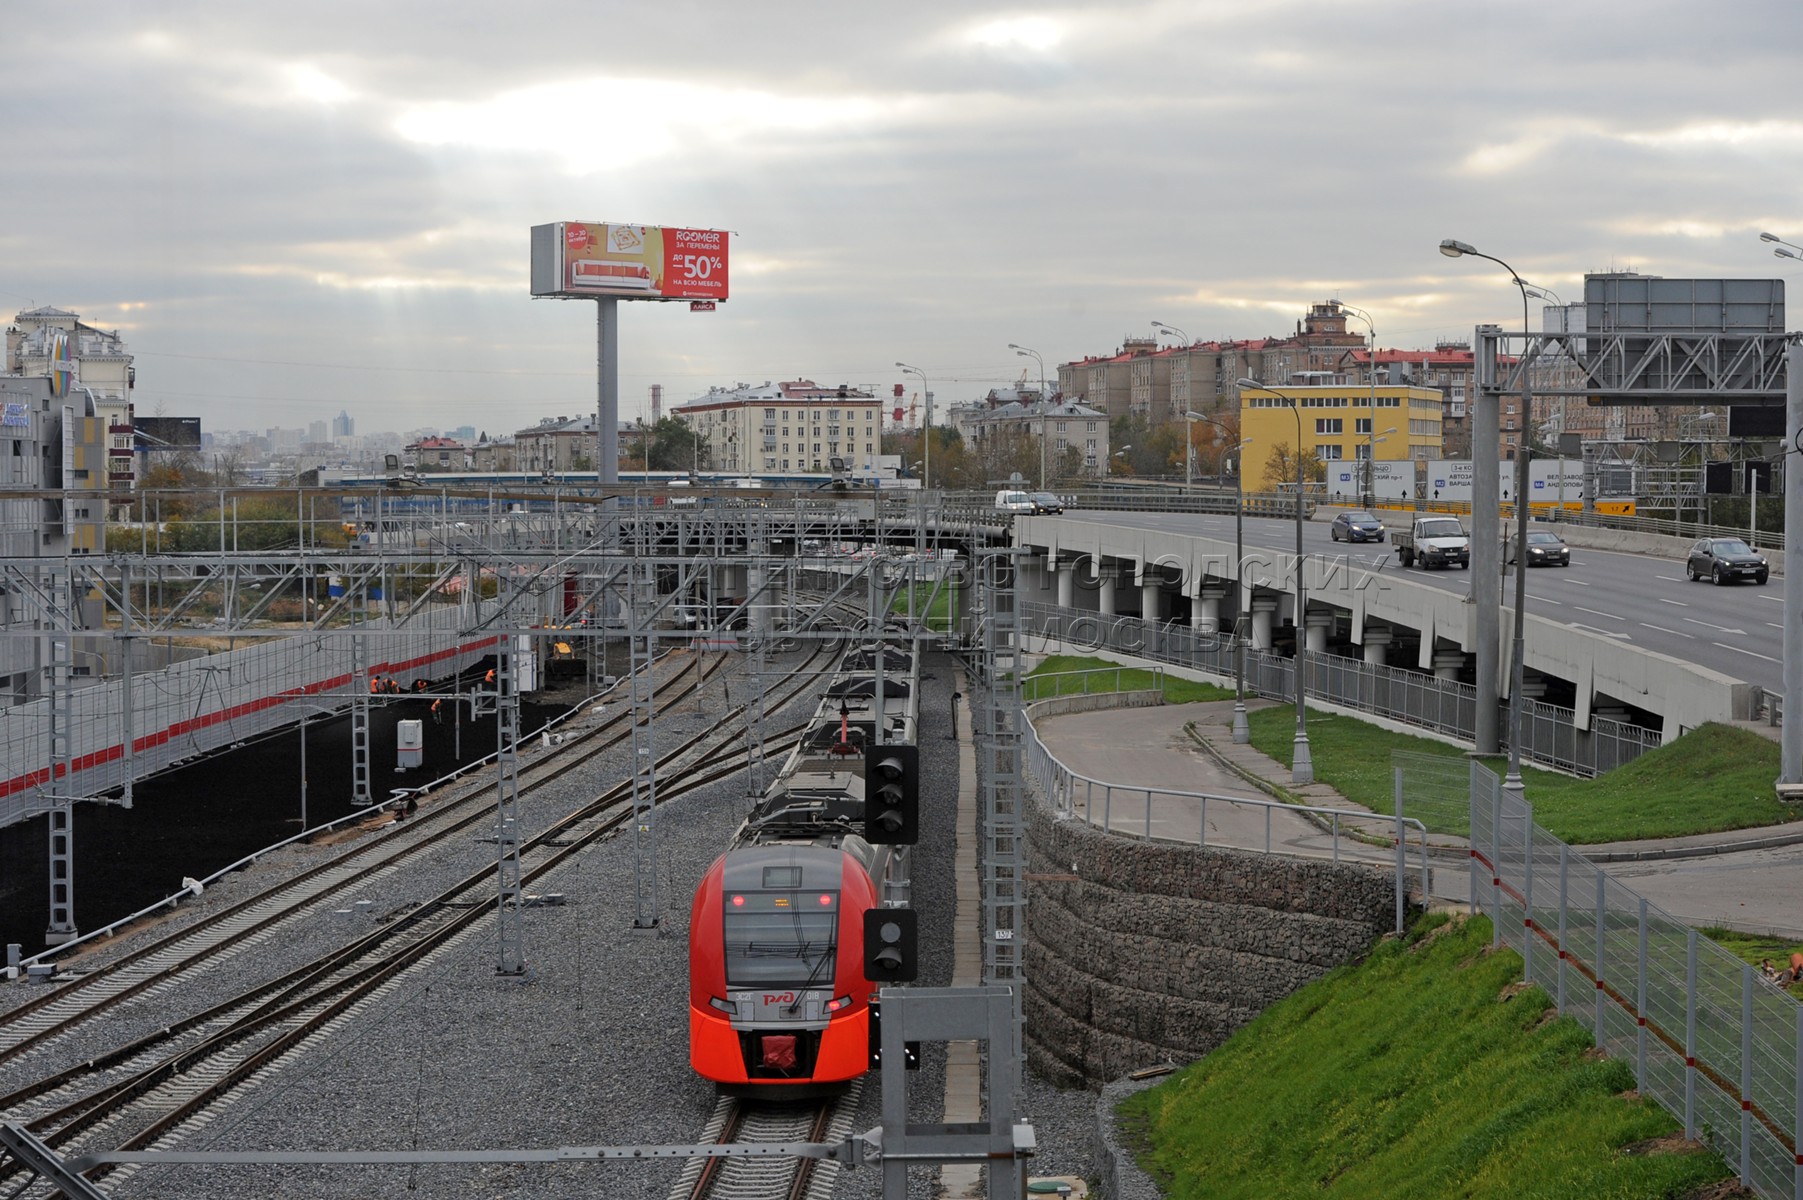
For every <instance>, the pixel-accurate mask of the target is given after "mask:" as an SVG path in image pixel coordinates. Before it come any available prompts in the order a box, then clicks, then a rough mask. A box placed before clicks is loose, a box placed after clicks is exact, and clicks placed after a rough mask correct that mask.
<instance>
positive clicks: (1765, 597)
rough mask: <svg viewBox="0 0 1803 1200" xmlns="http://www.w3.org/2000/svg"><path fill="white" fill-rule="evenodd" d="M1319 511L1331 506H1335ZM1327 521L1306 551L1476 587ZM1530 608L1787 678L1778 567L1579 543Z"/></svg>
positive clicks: (1225, 522)
mask: <svg viewBox="0 0 1803 1200" xmlns="http://www.w3.org/2000/svg"><path fill="white" fill-rule="evenodd" d="M1322 511H1323V514H1331V513H1334V512H1337V511H1339V510H1338V509H1324V510H1322ZM1397 516H1398V514H1386V515H1385V516H1384V517H1383V519H1384V521H1385V523H1386V524H1388V525H1389V526H1390V527H1391V528H1395V526H1396V524H1397V520H1396V519H1395V518H1396V517H1397ZM1065 519H1067V520H1077V521H1094V522H1099V523H1103V524H1114V525H1132V526H1137V527H1141V528H1150V529H1166V530H1170V531H1172V532H1176V533H1189V534H1195V535H1197V536H1201V537H1207V538H1213V539H1215V540H1217V541H1222V542H1227V543H1229V544H1231V543H1232V541H1233V525H1234V519H1233V517H1231V516H1214V515H1201V514H1193V513H1146V512H1103V511H1090V512H1084V511H1073V512H1069V513H1066V514H1065ZM1328 524H1329V522H1328V521H1327V520H1326V519H1325V516H1324V519H1322V520H1318V521H1305V522H1304V523H1303V526H1302V534H1303V536H1302V544H1303V549H1304V550H1305V551H1308V552H1310V553H1316V554H1344V555H1346V556H1347V557H1348V558H1349V559H1350V560H1351V561H1353V562H1355V563H1357V564H1359V565H1363V566H1367V567H1376V566H1379V565H1380V564H1381V565H1382V567H1383V569H1384V570H1385V571H1386V572H1394V575H1393V576H1392V578H1393V579H1394V580H1396V581H1399V582H1406V583H1411V584H1417V585H1420V586H1423V587H1437V588H1440V589H1442V590H1445V591H1450V592H1456V593H1459V594H1465V593H1467V592H1469V591H1470V588H1471V573H1470V572H1469V571H1461V570H1450V571H1428V570H1423V569H1421V568H1419V567H1416V568H1412V569H1407V570H1405V569H1404V568H1403V567H1402V566H1401V564H1400V562H1399V561H1398V559H1397V557H1396V554H1395V551H1394V550H1393V549H1392V548H1391V546H1390V543H1389V542H1388V541H1387V540H1386V541H1384V542H1380V543H1365V544H1361V545H1347V544H1346V543H1343V542H1335V541H1333V540H1332V539H1331V538H1330V537H1329V536H1328ZM1245 544H1246V546H1248V547H1256V548H1258V549H1261V550H1282V551H1293V550H1294V549H1295V547H1296V525H1295V522H1294V521H1285V520H1276V519H1272V518H1269V517H1247V518H1246V519H1245ZM1505 587H1506V589H1507V590H1506V591H1505V593H1504V598H1505V601H1507V602H1509V603H1513V600H1514V595H1515V579H1514V572H1513V569H1511V571H1510V573H1509V574H1508V576H1506V583H1505ZM1527 610H1528V613H1529V614H1530V615H1531V616H1536V617H1541V618H1544V619H1546V620H1548V621H1557V622H1559V623H1560V624H1562V625H1569V626H1571V627H1572V628H1574V629H1583V630H1586V631H1588V632H1591V633H1596V634H1601V635H1603V636H1604V637H1609V638H1614V639H1616V640H1618V641H1622V642H1626V643H1629V644H1632V645H1635V646H1638V647H1641V648H1642V649H1645V650H1651V651H1654V652H1656V653H1659V654H1666V655H1669V656H1671V657H1672V658H1676V659H1680V660H1682V661H1684V662H1692V663H1696V664H1697V665H1699V666H1705V667H1708V668H1710V669H1711V670H1715V671H1720V672H1721V673H1722V674H1724V675H1728V676H1731V677H1733V678H1735V679H1741V680H1745V681H1746V682H1748V683H1754V684H1758V685H1759V686H1761V687H1765V688H1770V689H1771V690H1773V691H1780V690H1782V687H1783V679H1782V676H1783V661H1784V660H1783V641H1784V626H1783V618H1784V580H1783V578H1782V577H1780V576H1773V577H1772V579H1771V581H1770V582H1769V583H1767V584H1765V585H1764V586H1758V585H1754V584H1744V583H1743V584H1730V585H1728V586H1726V587H1716V586H1714V585H1713V584H1709V583H1691V582H1689V581H1688V580H1687V579H1685V577H1684V560H1683V559H1681V558H1671V559H1663V558H1651V557H1648V556H1646V555H1640V554H1621V553H1615V552H1611V551H1606V550H1586V549H1583V548H1582V547H1575V546H1574V547H1573V548H1572V552H1571V566H1569V567H1536V568H1532V569H1530V570H1529V571H1528V602H1527ZM1505 636H1506V633H1505Z"/></svg>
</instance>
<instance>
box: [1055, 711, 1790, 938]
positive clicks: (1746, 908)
mask: <svg viewBox="0 0 1803 1200" xmlns="http://www.w3.org/2000/svg"><path fill="white" fill-rule="evenodd" d="M1268 706H1269V702H1267V701H1249V702H1248V704H1247V708H1248V709H1251V710H1256V709H1259V708H1264V707H1268ZM1034 724H1035V728H1036V729H1037V730H1038V731H1039V735H1040V739H1041V741H1042V742H1043V743H1044V745H1045V746H1046V748H1047V749H1048V750H1050V751H1051V752H1052V754H1054V755H1055V756H1056V757H1057V758H1058V759H1059V760H1060V761H1062V762H1063V763H1064V764H1065V765H1066V766H1067V767H1069V768H1070V769H1071V770H1073V771H1075V772H1077V773H1078V774H1081V775H1087V776H1090V777H1092V778H1095V779H1098V780H1106V781H1107V782H1109V783H1111V784H1114V785H1118V786H1117V787H1115V788H1114V789H1113V791H1112V795H1111V797H1110V801H1109V811H1107V812H1103V811H1101V805H1100V803H1099V802H1098V801H1095V800H1090V801H1089V802H1090V804H1093V805H1095V807H1096V811H1095V812H1093V813H1092V812H1090V811H1089V809H1088V807H1087V806H1085V804H1084V803H1083V802H1084V801H1085V800H1086V799H1089V798H1088V797H1086V796H1085V795H1084V794H1083V793H1082V792H1078V793H1077V795H1075V796H1074V797H1073V802H1074V804H1075V807H1076V810H1077V812H1078V815H1080V816H1084V817H1085V818H1087V819H1089V820H1091V821H1094V822H1095V823H1097V824H1102V823H1104V822H1105V823H1106V824H1107V825H1108V826H1109V827H1110V828H1114V829H1118V830H1120V831H1122V832H1125V833H1137V834H1141V835H1146V836H1152V837H1163V838H1171V839H1173V840H1184V841H1192V842H1193V841H1195V840H1197V836H1198V832H1197V825H1198V822H1199V821H1200V819H1201V815H1200V813H1198V812H1197V811H1196V806H1195V804H1194V802H1193V801H1191V802H1190V805H1189V807H1187V808H1182V809H1179V807H1178V805H1177V804H1176V802H1175V800H1174V798H1171V797H1160V796H1158V794H1157V790H1158V789H1170V790H1183V791H1193V792H1206V793H1210V794H1211V795H1223V796H1246V797H1251V796H1258V795H1261V794H1264V795H1268V796H1274V797H1278V798H1282V799H1286V800H1291V801H1294V802H1298V803H1302V804H1309V805H1316V806H1320V807H1325V808H1335V809H1351V810H1359V811H1362V810H1360V806H1358V805H1356V804H1353V803H1351V802H1350V801H1348V800H1347V799H1346V798H1345V797H1344V796H1342V795H1340V794H1339V793H1338V792H1336V791H1335V790H1334V789H1333V788H1332V787H1331V786H1329V785H1327V784H1325V783H1312V784H1307V785H1304V786H1300V787H1298V786H1295V785H1293V784H1291V783H1290V768H1289V767H1288V766H1287V765H1285V764H1283V763H1280V762H1278V761H1277V760H1275V759H1273V758H1271V757H1270V756H1269V755H1266V754H1264V753H1262V752H1261V751H1259V750H1258V749H1257V748H1255V747H1253V746H1251V745H1249V744H1247V745H1238V744H1235V743H1234V741H1233V702H1232V701H1231V700H1219V701H1208V702H1205V703H1197V704H1174V705H1164V706H1160V707H1153V708H1130V709H1129V708H1122V709H1103V710H1097V711H1092V712H1084V713H1069V714H1063V715H1059V716H1046V717H1042V718H1040V719H1038V720H1037V721H1035V722H1034ZM1320 766H1321V764H1320V762H1319V761H1317V762H1316V767H1317V769H1319V767H1320ZM1135 788H1138V789H1152V790H1153V795H1152V797H1151V798H1149V799H1148V800H1146V801H1140V800H1137V799H1136V798H1135V796H1134V793H1133V790H1132V789H1135ZM1529 799H1530V801H1531V800H1532V795H1531V794H1530V796H1529ZM1231 807H1232V806H1230V805H1227V804H1215V803H1213V802H1211V803H1210V805H1209V811H1208V818H1207V819H1208V827H1207V830H1206V834H1205V840H1207V841H1208V842H1209V843H1210V844H1215V845H1235V846H1244V847H1245V848H1247V849H1255V850H1258V849H1265V848H1266V847H1267V846H1268V847H1269V848H1270V849H1271V850H1274V851H1277V852H1281V853H1291V854H1302V855H1309V856H1324V855H1325V854H1327V853H1330V852H1331V850H1330V846H1329V839H1328V838H1327V837H1326V835H1324V834H1323V833H1321V831H1320V829H1319V828H1318V827H1317V826H1312V825H1309V824H1308V823H1307V822H1304V821H1302V820H1301V819H1300V818H1299V817H1291V818H1288V819H1287V820H1286V819H1284V818H1283V817H1272V818H1271V819H1270V822H1271V823H1270V832H1269V834H1267V833H1266V832H1265V830H1266V826H1265V821H1266V817H1265V816H1264V815H1263V814H1259V815H1258V816H1257V817H1256V822H1255V823H1254V822H1253V820H1251V819H1250V818H1249V817H1248V816H1247V815H1246V814H1240V815H1239V816H1238V817H1237V818H1236V817H1235V816H1234V815H1233V814H1232V813H1230V811H1229V810H1230V809H1231ZM1385 815H1386V814H1381V813H1378V814H1373V820H1374V821H1376V820H1379V819H1381V818H1382V817H1383V816H1385ZM1429 844H1430V847H1431V849H1432V850H1433V851H1434V853H1433V856H1432V858H1433V863H1434V866H1435V870H1434V872H1433V891H1434V893H1435V895H1436V896H1437V897H1438V898H1440V899H1442V900H1460V899H1463V898H1465V897H1466V896H1467V895H1468V894H1469V892H1468V887H1469V884H1468V882H1467V881H1465V880H1464V878H1463V876H1464V863H1463V855H1464V849H1463V848H1464V845H1465V843H1464V841H1463V839H1461V838H1457V837H1452V836H1447V835H1440V834H1436V835H1432V836H1431V837H1430V838H1429ZM1341 846H1342V854H1345V853H1346V850H1345V843H1344V841H1342V843H1341ZM1573 849H1574V850H1575V851H1576V852H1577V853H1579V854H1582V855H1583V856H1584V857H1586V858H1588V859H1590V860H1591V861H1592V862H1596V863H1599V864H1602V865H1603V866H1604V868H1605V870H1606V871H1607V872H1608V873H1609V875H1610V876H1611V877H1612V878H1615V879H1619V880H1621V881H1622V882H1623V883H1625V884H1627V885H1628V886H1629V887H1632V888H1634V889H1635V890H1636V891H1637V892H1639V893H1640V894H1642V895H1644V896H1646V897H1647V898H1648V899H1649V900H1651V901H1652V902H1653V903H1654V904H1656V905H1658V906H1659V907H1660V908H1662V909H1664V910H1665V911H1666V912H1668V913H1670V914H1672V915H1673V916H1675V917H1677V918H1678V919H1680V920H1683V921H1687V922H1689V923H1691V924H1694V925H1698V926H1708V925H1712V924H1719V925H1723V926H1725V927H1728V928H1733V929H1742V930H1747V931H1749V932H1767V931H1769V932H1773V933H1777V934H1780V935H1782V936H1789V935H1790V934H1791V933H1792V932H1795V933H1797V934H1798V935H1800V936H1803V922H1800V919H1799V917H1798V915H1797V914H1798V913H1799V912H1803V822H1799V823H1792V824H1788V825H1779V826H1772V827H1767V828H1761V829H1739V830H1730V831H1725V832H1720V833H1701V834H1692V835H1688V836H1684V837H1673V838H1659V839H1648V840H1641V841H1624V842H1611V843H1603V844H1592V845H1583V846H1575V847H1573ZM1352 856H1353V857H1359V858H1370V859H1371V860H1372V861H1373V862H1374V863H1375V862H1377V861H1379V860H1380V859H1381V858H1382V857H1383V855H1382V852H1381V851H1379V850H1378V849H1376V848H1374V847H1373V848H1370V850H1369V851H1368V852H1360V851H1357V850H1355V851H1353V852H1352ZM1411 857H1412V856H1411ZM1455 859H1457V860H1459V861H1458V862H1457V863H1455V861H1454V860H1455Z"/></svg>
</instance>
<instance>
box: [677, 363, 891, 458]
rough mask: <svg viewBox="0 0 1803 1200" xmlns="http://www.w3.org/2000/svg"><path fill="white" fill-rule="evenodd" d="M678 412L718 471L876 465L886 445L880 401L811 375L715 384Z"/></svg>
mask: <svg viewBox="0 0 1803 1200" xmlns="http://www.w3.org/2000/svg"><path fill="white" fill-rule="evenodd" d="M672 415H673V416H675V417H677V418H679V419H680V420H683V421H685V422H687V423H688V424H689V426H690V427H691V428H692V429H694V430H695V431H696V432H697V433H698V434H699V435H700V437H701V441H702V444H703V445H704V446H705V447H706V451H705V453H706V454H707V462H706V463H705V464H704V465H705V466H708V467H709V468H710V469H712V470H715V471H742V472H745V473H746V474H756V475H769V474H782V473H785V472H789V473H808V474H812V473H818V472H824V471H828V470H831V463H832V460H833V459H834V458H839V459H842V460H844V461H845V462H846V463H847V465H849V466H851V467H852V468H853V469H855V470H860V471H874V470H875V469H876V468H877V466H878V462H877V459H878V455H879V452H880V449H881V445H882V402H881V401H880V400H878V399H877V397H876V395H875V393H873V392H870V391H867V390H865V389H862V388H856V387H852V386H850V385H849V384H838V385H836V386H825V387H823V386H821V385H820V384H817V383H815V382H814V381H813V380H811V379H794V380H788V381H785V382H782V383H771V382H769V381H765V382H764V383H762V384H757V385H752V384H743V383H741V384H737V385H735V386H734V387H730V388H721V387H714V388H709V389H708V392H707V394H706V395H705V396H701V397H699V398H698V399H695V400H691V401H689V402H688V403H687V404H681V405H678V406H677V407H676V408H674V409H673V410H672Z"/></svg>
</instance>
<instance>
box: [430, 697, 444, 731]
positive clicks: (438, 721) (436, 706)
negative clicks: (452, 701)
mask: <svg viewBox="0 0 1803 1200" xmlns="http://www.w3.org/2000/svg"><path fill="white" fill-rule="evenodd" d="M432 723H433V724H434V725H443V724H444V701H443V700H434V701H432Z"/></svg>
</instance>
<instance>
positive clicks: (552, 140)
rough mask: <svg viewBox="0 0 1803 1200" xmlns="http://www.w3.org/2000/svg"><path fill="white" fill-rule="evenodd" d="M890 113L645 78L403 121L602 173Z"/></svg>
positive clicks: (449, 107)
mask: <svg viewBox="0 0 1803 1200" xmlns="http://www.w3.org/2000/svg"><path fill="white" fill-rule="evenodd" d="M891 112H892V109H890V108H886V107H885V106H884V105H881V104H879V103H877V102H876V101H874V100H869V99H865V98H862V97H856V96H852V97H837V96H835V97H833V98H831V99H824V98H815V97H811V96H779V95H775V94H774V93H770V92H757V91H751V90H749V89H729V88H720V87H710V86H706V85H701V84H689V83H671V82H666V81H663V80H646V79H591V80H582V81H576V82H568V83H551V84H544V85H542V86H539V87H531V88H522V89H520V90H518V91H513V92H503V93H501V94H500V95H497V96H493V97H490V98H489V99H486V100H480V101H475V102H471V103H461V102H450V101H447V102H442V103H437V104H428V105H422V106H419V107H416V108H414V109H412V110H410V111H408V112H406V113H404V114H402V116H401V117H400V119H399V120H397V121H396V122H395V129H396V130H397V132H399V133H400V135H401V136H402V137H404V138H406V139H407V140H408V141H411V142H417V143H420V144H422V145H428V146H469V147H474V148H477V149H483V150H510V151H524V152H527V153H535V154H547V155H552V156H554V157H556V158H559V159H561V160H562V161H563V163H564V165H565V167H566V169H568V170H571V171H596V170H603V169H607V168H613V167H623V166H631V165H632V164H634V163H639V162H643V161H645V160H647V159H651V158H656V157H658V156H660V155H665V154H672V153H676V152H679V151H689V150H692V149H695V148H697V147H706V148H708V149H711V150H715V151H721V150H728V149H743V147H744V145H745V143H746V140H747V139H755V138H756V136H757V135H759V134H770V133H780V132H788V133H818V132H824V131H829V130H834V129H839V128H843V127H847V126H866V125H869V124H870V123H872V122H874V121H878V120H881V119H883V118H884V117H886V116H888V115H890V114H891Z"/></svg>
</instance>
